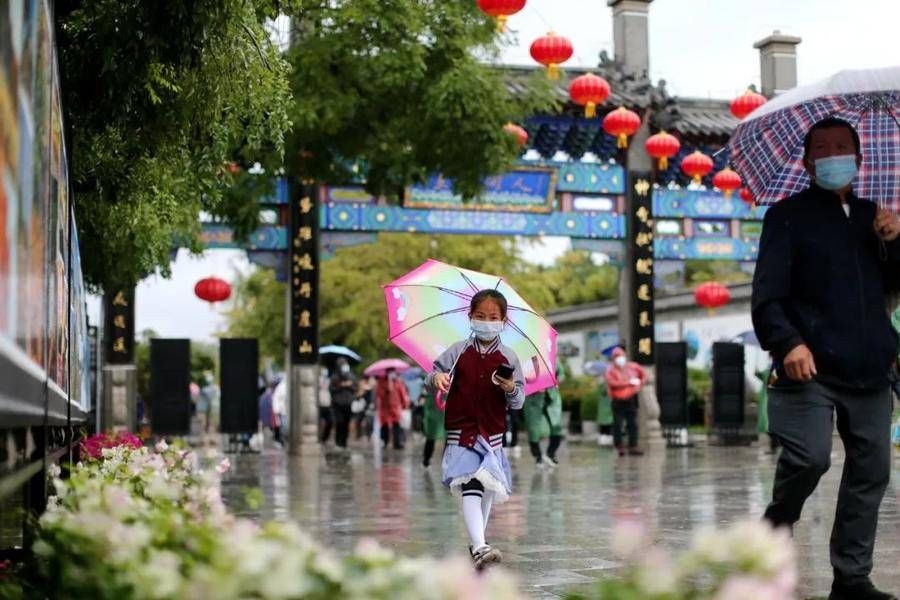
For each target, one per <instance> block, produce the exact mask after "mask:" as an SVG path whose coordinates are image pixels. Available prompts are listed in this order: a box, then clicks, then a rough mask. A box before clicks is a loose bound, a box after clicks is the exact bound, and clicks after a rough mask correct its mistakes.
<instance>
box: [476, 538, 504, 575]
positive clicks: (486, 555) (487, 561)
mask: <svg viewBox="0 0 900 600" xmlns="http://www.w3.org/2000/svg"><path fill="white" fill-rule="evenodd" d="M469 552H470V553H471V555H472V562H473V563H475V568H476V569H478V570H479V571H480V570H482V569H484V568H487V567H488V566H489V565H492V564H497V563H500V562H503V555H502V554H501V553H500V551H499V550H497V549H496V548H493V547H491V546H489V545H488V544H485V545H484V546H482V547H480V548H478V549H476V550H472V548H471V546H470V547H469Z"/></svg>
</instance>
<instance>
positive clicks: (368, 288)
mask: <svg viewBox="0 0 900 600" xmlns="http://www.w3.org/2000/svg"><path fill="white" fill-rule="evenodd" d="M517 250H518V248H517V245H516V243H515V241H513V240H511V239H508V238H502V237H487V236H485V237H476V236H454V235H445V236H427V235H421V234H408V233H392V234H382V235H380V236H379V237H378V241H377V242H376V243H374V244H369V245H365V246H357V247H355V248H341V249H339V250H338V251H337V252H336V253H335V256H334V258H332V259H331V260H329V261H327V262H325V263H323V268H322V280H321V284H320V289H321V325H320V337H321V340H322V343H323V344H343V345H347V346H350V347H351V348H353V349H354V350H356V351H357V352H359V353H360V354H361V355H363V356H364V357H365V358H366V359H376V358H379V357H382V356H400V355H401V354H402V353H401V352H400V350H398V349H397V348H396V347H395V346H394V345H393V344H391V343H390V342H389V341H388V340H387V317H386V315H385V309H384V297H383V295H382V289H381V286H382V285H384V284H386V283H389V282H391V281H392V280H394V279H396V278H397V277H399V276H401V275H403V274H404V273H406V272H408V271H410V270H412V269H414V268H415V267H417V266H419V265H420V264H421V263H422V262H423V261H424V260H425V258H426V257H432V258H435V259H438V260H443V261H445V262H448V263H450V264H454V265H458V266H461V267H464V268H468V269H474V270H477V271H484V272H488V273H495V274H502V275H503V276H505V277H506V278H507V279H508V280H509V282H510V284H511V285H513V287H515V289H516V291H518V292H519V293H520V294H522V296H523V297H524V298H525V299H526V300H527V301H528V302H529V303H530V304H531V305H532V306H533V307H534V308H535V309H536V310H546V309H548V308H552V307H553V306H554V305H555V300H554V297H553V294H552V293H551V292H550V290H549V288H547V287H546V286H545V285H544V282H543V281H542V280H541V279H540V277H539V274H538V271H537V269H536V268H535V267H534V266H533V265H530V264H528V263H526V262H525V261H523V260H522V259H521V258H519V256H518V252H517ZM234 290H235V293H234V304H233V308H232V309H231V310H230V311H228V313H226V314H227V320H228V329H227V331H228V335H231V336H246V337H255V338H258V339H259V344H260V356H261V357H263V358H265V357H270V358H272V359H273V360H274V361H275V362H276V363H277V364H278V365H282V364H283V358H284V314H285V306H284V300H285V289H284V284H282V283H279V282H277V281H275V276H274V272H273V271H271V270H268V269H260V270H257V271H254V272H253V273H252V274H251V275H249V276H247V277H245V278H239V279H238V281H237V282H236V283H235V288H234Z"/></svg>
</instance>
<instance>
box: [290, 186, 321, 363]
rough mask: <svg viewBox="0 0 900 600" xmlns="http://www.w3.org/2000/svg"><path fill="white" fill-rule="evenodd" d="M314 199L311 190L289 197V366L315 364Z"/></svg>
mask: <svg viewBox="0 0 900 600" xmlns="http://www.w3.org/2000/svg"><path fill="white" fill-rule="evenodd" d="M318 201H319V198H318V195H317V193H316V189H315V188H314V187H311V186H299V187H297V188H295V189H294V190H293V192H292V194H291V241H290V244H291V265H290V282H291V362H292V363H293V364H295V365H311V364H315V363H316V361H317V360H318V354H319V339H318V327H319V326H318V315H319V289H318V288H319V247H318V238H319V236H318V235H317V234H318V227H319V222H318V220H319V211H318Z"/></svg>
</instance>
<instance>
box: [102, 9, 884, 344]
mask: <svg viewBox="0 0 900 600" xmlns="http://www.w3.org/2000/svg"><path fill="white" fill-rule="evenodd" d="M460 1H469V0H460ZM472 1H474V0H472ZM898 22H900V2H898V1H897V0H854V1H853V2H850V1H849V0H655V1H654V2H653V4H652V5H651V6H650V71H651V77H652V79H653V80H654V81H657V80H659V79H665V80H666V82H667V84H668V85H667V87H668V90H669V92H670V93H672V94H674V95H681V96H701V97H713V98H729V99H730V98H732V97H734V96H735V95H737V94H739V93H740V92H742V91H743V90H744V89H745V88H746V86H747V85H748V84H750V83H756V84H758V83H759V54H758V52H757V50H755V49H754V48H753V44H754V42H756V41H758V40H760V39H762V38H764V37H766V36H767V35H769V34H771V33H772V31H773V30H775V29H780V30H781V31H782V33H786V34H790V35H796V36H799V37H801V38H803V42H802V43H801V44H800V46H799V47H798V78H799V83H800V84H801V85H803V84H805V83H810V82H812V81H815V80H817V79H821V78H823V77H826V76H828V75H830V74H831V73H833V72H835V71H838V70H840V69H845V68H866V67H880V66H887V65H891V64H897V62H898V59H900V52H898V50H897V41H896V40H897V24H898ZM509 27H510V30H511V31H512V33H513V34H512V35H510V36H509V42H510V46H509V47H507V48H505V50H504V53H503V61H504V62H506V63H511V64H532V61H531V58H530V56H529V54H528V47H529V45H530V44H531V42H532V40H534V39H535V38H537V37H539V36H541V35H543V34H544V33H546V32H547V31H548V30H551V29H552V30H554V31H555V32H556V33H558V34H561V35H566V36H567V37H569V38H570V39H571V40H572V43H573V44H574V46H575V57H574V58H573V59H572V61H571V62H570V63H568V64H570V65H572V66H593V65H596V64H597V56H598V55H599V53H600V51H601V50H607V51H608V52H609V54H610V55H612V54H613V43H612V11H611V10H610V9H609V8H608V7H607V4H606V0H528V4H527V5H526V7H525V9H524V10H523V11H522V12H521V13H519V14H518V15H515V16H514V17H513V18H512V19H511V20H510V24H509ZM567 247H568V240H567V239H564V238H563V239H556V240H547V243H546V247H545V248H543V249H541V248H532V249H531V250H529V251H528V253H527V255H526V258H528V259H530V260H533V261H536V262H549V261H552V259H553V258H554V257H555V256H557V255H559V254H560V253H561V252H563V251H564V250H565V249H566V248H567ZM424 258H426V257H423V259H424ZM249 268H251V266H250V265H249V263H248V262H247V260H246V258H245V257H244V256H243V253H242V252H239V251H222V250H215V251H211V252H207V253H206V256H205V258H203V259H200V260H198V259H192V258H190V257H189V256H187V254H186V252H184V251H181V252H180V253H179V256H178V260H177V261H176V263H175V264H174V265H173V270H172V279H171V280H168V281H166V280H162V279H159V278H153V279H150V280H147V281H145V282H143V283H141V285H140V286H139V287H138V291H137V327H138V330H141V329H144V328H152V329H154V330H156V331H157V332H158V333H159V334H160V335H162V336H167V337H190V338H193V339H199V340H208V339H211V338H212V336H213V334H214V333H215V332H216V331H218V330H220V329H221V328H222V327H223V319H222V317H221V315H220V310H211V309H210V308H209V307H208V305H206V303H204V302H201V301H200V300H198V299H197V298H196V297H195V296H194V291H193V288H194V284H195V283H196V282H197V281H198V280H200V279H202V278H203V277H206V276H208V275H212V274H214V275H217V276H219V277H223V278H224V279H226V280H230V279H232V278H233V273H234V270H235V269H239V270H241V271H246V270H247V269H249ZM325 268H328V267H327V264H326V266H325ZM92 313H93V314H92V318H93V319H96V318H97V314H98V311H97V305H96V302H95V303H93V310H92Z"/></svg>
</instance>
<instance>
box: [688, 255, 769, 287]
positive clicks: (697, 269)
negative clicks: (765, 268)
mask: <svg viewBox="0 0 900 600" xmlns="http://www.w3.org/2000/svg"><path fill="white" fill-rule="evenodd" d="M684 265H685V267H684V269H685V279H686V280H687V284H688V286H689V287H693V286H695V285H697V284H700V283H706V282H708V281H718V282H719V283H726V284H728V283H747V282H749V281H751V280H752V279H753V276H752V275H750V274H749V273H746V272H744V271H742V270H741V265H740V263H738V262H736V261H733V260H688V261H685V263H684Z"/></svg>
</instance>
